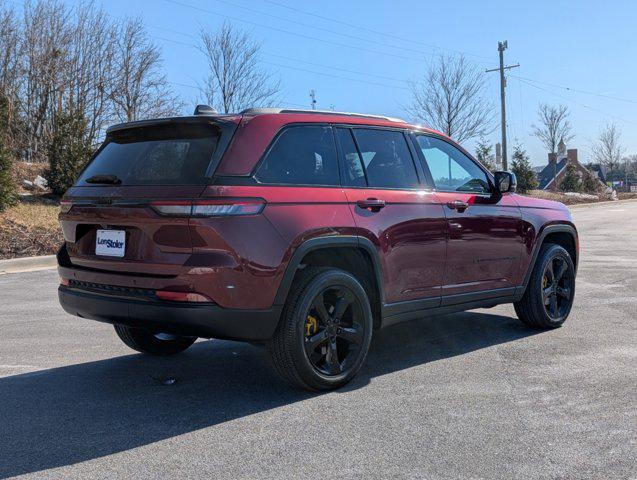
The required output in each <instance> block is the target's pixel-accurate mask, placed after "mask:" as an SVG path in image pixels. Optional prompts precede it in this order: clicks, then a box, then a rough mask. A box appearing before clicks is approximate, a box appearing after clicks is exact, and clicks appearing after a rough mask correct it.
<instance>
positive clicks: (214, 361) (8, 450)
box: [0, 312, 538, 478]
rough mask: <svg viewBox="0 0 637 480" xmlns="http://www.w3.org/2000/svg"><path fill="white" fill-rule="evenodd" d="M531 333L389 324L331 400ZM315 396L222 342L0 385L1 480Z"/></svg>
mask: <svg viewBox="0 0 637 480" xmlns="http://www.w3.org/2000/svg"><path fill="white" fill-rule="evenodd" d="M536 333H538V332H537V331H534V330H531V329H528V328H525V327H524V326H523V325H522V324H521V323H520V322H519V321H518V320H516V319H514V318H509V317H504V316H499V315H490V314H486V313H477V312H465V313H460V314H454V315H448V316H444V317H434V318H427V319H423V320H418V321H413V322H409V323H405V324H401V325H397V326H394V327H391V328H388V329H385V330H382V331H379V332H375V336H374V339H373V341H372V347H371V350H370V353H369V356H368V358H367V362H366V365H365V366H364V367H363V370H362V371H361V372H360V373H359V375H358V376H357V377H356V378H355V379H354V381H353V382H352V383H351V384H350V385H348V386H347V387H345V389H344V390H340V392H347V391H350V390H353V389H357V388H361V387H364V386H365V385H366V384H367V383H369V381H370V379H372V378H374V377H377V376H381V375H385V374H389V373H392V372H396V371H400V370H402V369H406V368H409V367H413V366H416V365H423V364H426V363H428V362H432V361H436V360H442V359H445V358H450V357H454V356H457V355H463V354H466V353H469V352H471V351H474V350H477V349H482V348H487V347H491V346H493V345H497V344H501V343H505V342H511V341H515V340H517V339H520V338H524V337H527V336H529V335H534V334H536ZM172 380H174V382H173V381H172ZM316 395H320V394H312V393H307V392H301V391H296V390H293V389H291V388H290V387H287V386H286V385H285V384H283V383H282V382H281V381H280V380H279V379H278V377H276V376H275V374H274V373H273V371H272V369H271V367H270V365H269V363H268V361H267V356H266V352H265V351H264V349H262V348H259V347H255V346H252V345H248V344H242V343H235V342H221V341H211V342H199V343H197V344H195V345H194V346H193V347H192V348H191V349H189V350H188V351H186V352H184V353H183V354H181V355H178V356H176V357H172V358H166V357H164V358H157V357H149V356H146V355H141V354H132V355H126V356H122V357H116V358H111V359H106V360H100V361H96V362H90V363H83V364H78V365H69V366H65V367H60V368H54V369H50V370H42V371H37V372H33V373H27V374H22V375H15V376H10V377H4V378H0V411H1V412H2V415H1V416H0V432H2V435H1V437H0V452H1V454H0V478H6V477H11V476H14V475H21V474H26V473H33V472H40V471H43V470H47V469H50V468H55V467H61V466H65V465H71V464H74V463H78V462H83V461H87V460H91V459H94V458H99V457H102V456H105V455H110V454H113V453H117V452H122V451H125V450H129V449H132V448H136V447H140V446H144V445H148V444H150V443H153V442H157V441H161V440H164V439H167V438H171V437H174V436H177V435H181V434H184V433H188V432H192V431H196V430H199V429H203V428H206V427H211V426H214V425H217V424H221V423H223V422H227V421H230V420H233V419H237V418H241V417H245V416H248V415H251V414H254V413H257V412H262V411H266V410H269V409H274V408H277V407H280V406H283V405H287V404H290V403H293V402H297V401H302V400H304V399H308V398H311V397H313V396H316Z"/></svg>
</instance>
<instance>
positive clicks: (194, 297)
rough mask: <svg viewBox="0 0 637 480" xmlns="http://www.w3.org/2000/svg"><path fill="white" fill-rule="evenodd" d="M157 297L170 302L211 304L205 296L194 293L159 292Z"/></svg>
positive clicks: (156, 293)
mask: <svg viewBox="0 0 637 480" xmlns="http://www.w3.org/2000/svg"><path fill="white" fill-rule="evenodd" d="M155 295H156V296H157V298H159V299H160V300H168V301H170V302H194V303H210V302H212V300H210V299H209V298H208V297H206V296H205V295H202V294H200V293H193V292H169V291H167V290H157V291H156V292H155Z"/></svg>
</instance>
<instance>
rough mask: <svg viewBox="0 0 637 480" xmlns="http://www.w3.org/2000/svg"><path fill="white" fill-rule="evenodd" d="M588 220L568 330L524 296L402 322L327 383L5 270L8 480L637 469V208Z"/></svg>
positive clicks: (3, 398)
mask: <svg viewBox="0 0 637 480" xmlns="http://www.w3.org/2000/svg"><path fill="white" fill-rule="evenodd" d="M573 213H574V217H575V222H576V224H577V226H578V228H579V230H580V235H581V262H580V268H579V275H578V280H577V292H576V299H575V306H574V308H573V311H572V314H571V317H570V319H569V320H568V322H567V323H566V324H565V326H564V327H563V328H560V329H557V330H553V331H536V330H530V329H528V328H526V327H524V326H523V325H522V324H521V323H519V322H518V320H517V319H516V318H515V316H514V312H513V308H512V307H511V306H509V305H506V306H500V307H497V308H493V309H490V310H476V311H471V312H465V313H461V314H454V315H450V316H446V317H438V318H429V319H423V320H419V321H415V322H410V323H407V324H402V325H398V326H396V327H392V328H389V329H386V330H383V331H381V332H378V334H377V335H376V336H375V338H374V340H373V342H372V347H371V351H370V355H369V357H368V359H367V363H366V366H365V367H364V368H363V370H362V372H361V373H360V374H359V376H358V377H357V378H356V379H355V380H354V381H353V382H352V383H351V384H350V385H348V386H347V387H346V388H344V389H342V390H339V391H336V392H332V393H327V394H309V393H302V392H297V391H295V390H291V389H290V388H288V387H287V386H286V385H284V384H283V383H281V382H280V381H279V380H278V378H277V377H276V376H275V374H274V373H273V371H272V370H271V369H270V367H269V365H268V362H267V357H266V355H265V352H264V351H263V350H262V349H260V348H258V347H254V346H251V345H247V344H241V343H234V342H222V341H214V340H213V341H201V342H198V343H197V344H195V345H194V346H193V347H192V348H191V349H190V350H188V351H186V352H185V353H183V354H181V355H179V356H177V357H173V358H151V357H147V356H144V355H141V354H136V353H134V352H132V351H131V350H129V349H128V348H127V347H125V346H124V345H123V344H122V343H121V342H120V341H119V340H118V338H117V337H116V336H115V333H114V331H113V329H112V327H110V326H108V325H105V324H99V323H96V322H91V321H86V320H81V319H79V318H75V317H72V316H69V315H67V314H66V313H64V312H63V310H62V309H61V308H60V307H59V306H58V304H57V293H56V287H57V274H56V272H55V271H54V270H47V271H40V272H30V273H23V274H9V275H2V276H0V312H1V313H0V333H1V334H0V478H7V477H11V476H18V475H25V477H28V478H128V477H131V478H135V479H136V480H141V479H146V478H215V479H218V478H233V479H236V478H332V477H334V478H336V477H338V478H395V477H400V478H525V479H528V478H635V477H637V202H618V203H614V204H612V205H608V204H605V205H597V206H581V207H576V208H574V209H573ZM171 379H174V383H173V382H172V381H171Z"/></svg>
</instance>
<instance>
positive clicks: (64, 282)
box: [60, 277, 69, 287]
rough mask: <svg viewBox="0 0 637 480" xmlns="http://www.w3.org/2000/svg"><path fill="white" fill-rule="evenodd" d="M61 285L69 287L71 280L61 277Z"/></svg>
mask: <svg viewBox="0 0 637 480" xmlns="http://www.w3.org/2000/svg"><path fill="white" fill-rule="evenodd" d="M60 285H63V286H65V287H68V286H69V279H68V278H62V277H60Z"/></svg>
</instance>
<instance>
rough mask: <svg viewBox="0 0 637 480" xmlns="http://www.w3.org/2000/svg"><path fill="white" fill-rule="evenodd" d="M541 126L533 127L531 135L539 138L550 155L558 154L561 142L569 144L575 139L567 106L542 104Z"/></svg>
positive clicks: (539, 111)
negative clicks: (558, 146)
mask: <svg viewBox="0 0 637 480" xmlns="http://www.w3.org/2000/svg"><path fill="white" fill-rule="evenodd" d="M537 113H538V116H539V121H540V125H539V126H536V125H532V129H533V130H532V131H531V134H532V135H533V136H535V137H537V138H538V139H539V140H540V141H541V142H542V145H544V146H545V147H546V148H547V150H548V151H549V152H550V153H556V152H557V145H558V144H559V143H560V140H563V141H564V143H568V142H569V141H570V140H572V139H573V137H574V135H573V134H572V133H571V122H570V121H569V119H568V117H569V115H570V113H569V111H568V107H567V106H566V105H559V106H557V107H556V106H553V105H549V104H547V103H540V106H539V107H538V112H537Z"/></svg>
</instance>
